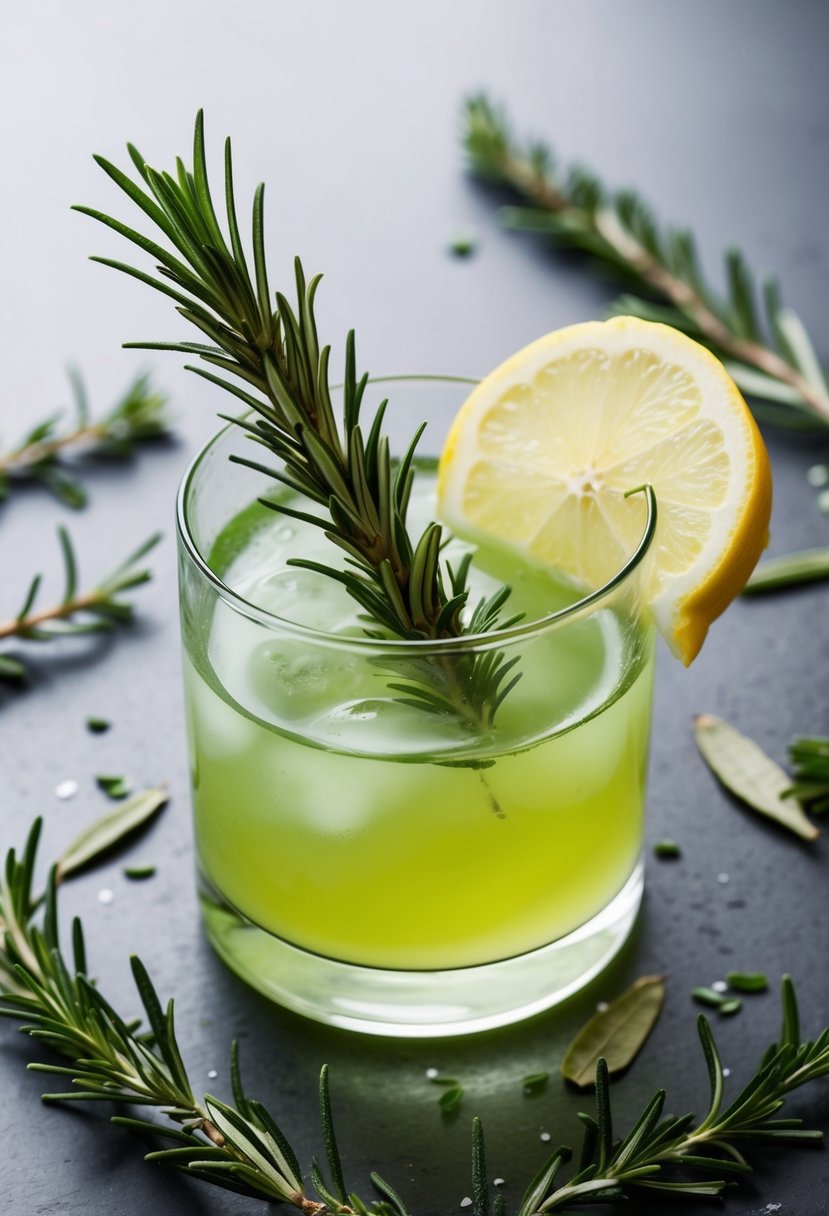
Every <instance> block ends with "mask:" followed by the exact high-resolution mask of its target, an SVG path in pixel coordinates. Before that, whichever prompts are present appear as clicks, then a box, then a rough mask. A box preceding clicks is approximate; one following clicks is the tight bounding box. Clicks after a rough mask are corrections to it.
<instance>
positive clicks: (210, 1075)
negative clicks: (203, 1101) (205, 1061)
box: [207, 1068, 219, 1081]
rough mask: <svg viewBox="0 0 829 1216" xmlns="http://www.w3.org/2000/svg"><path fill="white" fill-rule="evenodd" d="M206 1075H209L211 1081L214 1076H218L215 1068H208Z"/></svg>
mask: <svg viewBox="0 0 829 1216" xmlns="http://www.w3.org/2000/svg"><path fill="white" fill-rule="evenodd" d="M207 1075H208V1077H210V1080H211V1081H215V1080H216V1077H218V1075H219V1074H218V1072H217V1071H216V1069H215V1068H210V1069H208V1072H207Z"/></svg>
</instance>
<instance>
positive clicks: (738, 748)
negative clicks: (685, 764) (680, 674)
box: [694, 714, 820, 840]
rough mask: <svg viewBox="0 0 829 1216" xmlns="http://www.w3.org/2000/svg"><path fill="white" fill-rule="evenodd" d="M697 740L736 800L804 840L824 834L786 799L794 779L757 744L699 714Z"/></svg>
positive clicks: (792, 801) (712, 716) (791, 800)
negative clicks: (786, 793)
mask: <svg viewBox="0 0 829 1216" xmlns="http://www.w3.org/2000/svg"><path fill="white" fill-rule="evenodd" d="M694 737H695V739H696V741H697V747H698V748H699V750H700V752H701V753H702V756H703V759H704V760H705V762H706V764H707V765H708V767H709V768H710V769H711V771H712V773H713V774H714V776H715V777H716V778H717V779H718V780H719V781H720V782H721V784H722V785H724V786H725V788H726V789H727V790H728V791H729V792H730V793H731V794H733V795H734V797H735V798H739V799H740V801H741V802H744V803H745V804H746V805H747V806H750V807H751V808H752V809H753V810H755V811H758V812H759V813H760V814H761V815H765V816H766V817H767V818H769V819H773V820H774V821H775V822H776V823H779V824H780V825H781V827H784V828H788V829H789V831H790V832H794V833H795V834H796V835H797V836H800V837H801V839H803V840H816V839H817V837H818V836H819V835H820V832H819V831H818V829H817V828H816V827H815V825H814V824H813V823H811V822H810V821H809V820H808V819H807V818H806V816H805V815H804V813H803V810H802V808H801V807H800V805H799V804H798V803H797V802H796V801H795V800H794V799H792V798H785V797H784V794H785V792H786V790H788V789H790V788H791V784H792V779H791V777H790V776H789V774H788V773H787V772H786V770H785V769H784V768H781V767H780V765H779V764H776V763H775V761H774V760H772V759H771V758H770V757H769V756H767V755H766V753H765V752H764V751H763V750H762V749H761V748H760V747H758V746H757V744H756V743H755V742H754V741H753V740H751V739H749V738H747V736H746V735H742V734H740V732H739V731H738V730H735V728H734V727H733V726H730V725H729V724H728V722H724V721H723V720H722V718H716V717H714V715H713V714H697V716H696V718H695V719H694Z"/></svg>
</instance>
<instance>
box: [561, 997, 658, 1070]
mask: <svg viewBox="0 0 829 1216" xmlns="http://www.w3.org/2000/svg"><path fill="white" fill-rule="evenodd" d="M664 1000H665V984H664V981H663V979H662V976H660V975H643V976H642V977H641V978H640V979H638V980H637V981H636V983H635V984H633V985H632V986H631V987H630V988H628V990H627V991H626V992H623V993H622V995H621V996H620V997H617V998H616V1000H615V1001H612V1002H611V1003H610V1004H609V1005H608V1007H607V1008H606V1009H602V1010H600V1011H599V1012H598V1013H595V1014H594V1015H593V1017H592V1018H590V1020H589V1021H588V1022H586V1023H585V1024H584V1026H582V1028H581V1030H580V1031H579V1032H578V1034H577V1035H576V1037H575V1038H574V1039H573V1042H572V1043H571V1044H570V1046H569V1047H568V1048H567V1051H566V1052H565V1054H564V1059H563V1060H562V1062H561V1075H562V1076H563V1077H564V1078H565V1079H566V1080H567V1081H572V1083H573V1084H574V1085H577V1086H578V1087H579V1088H580V1089H585V1088H586V1087H587V1086H588V1085H592V1084H593V1082H594V1080H595V1077H596V1062H597V1060H599V1059H600V1058H604V1060H606V1062H607V1070H608V1072H609V1073H610V1075H611V1076H612V1075H613V1074H614V1073H617V1072H621V1071H622V1069H624V1068H627V1066H628V1065H629V1064H630V1063H631V1061H632V1060H633V1059H634V1057H635V1056H636V1055H637V1054H638V1052H639V1050H640V1049H641V1047H642V1046H643V1044H644V1043H645V1040H646V1039H647V1037H648V1035H649V1034H650V1032H651V1030H652V1029H653V1027H654V1025H655V1023H656V1019H657V1018H658V1017H659V1012H660V1010H661V1009H662V1004H663V1002H664Z"/></svg>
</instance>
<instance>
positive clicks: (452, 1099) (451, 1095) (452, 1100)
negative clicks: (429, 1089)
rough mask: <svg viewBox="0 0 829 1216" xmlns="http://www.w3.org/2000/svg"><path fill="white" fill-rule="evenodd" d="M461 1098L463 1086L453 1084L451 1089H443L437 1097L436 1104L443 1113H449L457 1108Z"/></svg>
mask: <svg viewBox="0 0 829 1216" xmlns="http://www.w3.org/2000/svg"><path fill="white" fill-rule="evenodd" d="M462 1098H463V1086H462V1085H453V1086H452V1088H451V1089H447V1090H445V1091H444V1092H443V1093H442V1094H441V1095H440V1097H439V1098H438V1106H439V1107H440V1109H441V1110H442V1111H443V1113H444V1114H445V1115H451V1114H452V1113H453V1112H454V1111H456V1110H457V1109H458V1107H459V1106H460V1104H461V1100H462Z"/></svg>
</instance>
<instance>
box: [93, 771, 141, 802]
mask: <svg viewBox="0 0 829 1216" xmlns="http://www.w3.org/2000/svg"><path fill="white" fill-rule="evenodd" d="M95 782H96V784H97V786H98V788H99V789H101V790H103V791H104V793H105V794H106V795H107V797H108V798H114V799H116V800H119V799H121V798H127V797H128V796H129V794H130V792H131V791H132V786H131V785H130V781H129V778H128V777H115V776H110V775H108V774H106V773H99V774H98V776H97V777H96V778H95Z"/></svg>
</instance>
